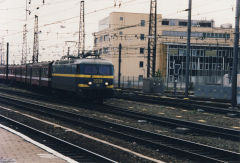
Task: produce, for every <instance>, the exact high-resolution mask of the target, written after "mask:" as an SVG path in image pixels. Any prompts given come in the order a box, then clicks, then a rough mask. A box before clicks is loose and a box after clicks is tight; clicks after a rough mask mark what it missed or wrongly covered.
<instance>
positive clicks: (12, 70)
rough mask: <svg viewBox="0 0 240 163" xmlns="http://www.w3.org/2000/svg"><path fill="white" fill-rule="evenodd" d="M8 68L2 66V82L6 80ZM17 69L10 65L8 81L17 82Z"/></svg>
mask: <svg viewBox="0 0 240 163" xmlns="http://www.w3.org/2000/svg"><path fill="white" fill-rule="evenodd" d="M6 71H7V69H6V66H0V80H6ZM15 73H16V72H15V67H14V66H12V65H10V66H9V67H8V80H9V81H14V80H15Z"/></svg>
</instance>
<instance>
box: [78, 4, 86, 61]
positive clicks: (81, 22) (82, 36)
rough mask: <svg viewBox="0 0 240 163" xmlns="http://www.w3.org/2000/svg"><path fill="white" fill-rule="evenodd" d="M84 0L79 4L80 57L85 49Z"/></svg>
mask: <svg viewBox="0 0 240 163" xmlns="http://www.w3.org/2000/svg"><path fill="white" fill-rule="evenodd" d="M84 19H85V18H84V1H81V4H80V20H79V38H78V56H80V57H82V56H83V54H84V51H85V20H84Z"/></svg>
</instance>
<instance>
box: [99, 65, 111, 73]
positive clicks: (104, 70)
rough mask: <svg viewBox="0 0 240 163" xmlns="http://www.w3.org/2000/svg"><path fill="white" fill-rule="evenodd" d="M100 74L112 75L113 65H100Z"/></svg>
mask: <svg viewBox="0 0 240 163" xmlns="http://www.w3.org/2000/svg"><path fill="white" fill-rule="evenodd" d="M99 74H100V75H112V74H113V66H110V65H99Z"/></svg>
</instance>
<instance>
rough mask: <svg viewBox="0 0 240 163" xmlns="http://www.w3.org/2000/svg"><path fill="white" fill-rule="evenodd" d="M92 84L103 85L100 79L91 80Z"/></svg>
mask: <svg viewBox="0 0 240 163" xmlns="http://www.w3.org/2000/svg"><path fill="white" fill-rule="evenodd" d="M93 83H95V84H101V83H103V80H102V79H93Z"/></svg>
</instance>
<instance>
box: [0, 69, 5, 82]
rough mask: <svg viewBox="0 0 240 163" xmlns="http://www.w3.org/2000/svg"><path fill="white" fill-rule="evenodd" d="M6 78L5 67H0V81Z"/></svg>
mask: <svg viewBox="0 0 240 163" xmlns="http://www.w3.org/2000/svg"><path fill="white" fill-rule="evenodd" d="M5 76H6V66H0V80H1V81H3V80H5Z"/></svg>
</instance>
